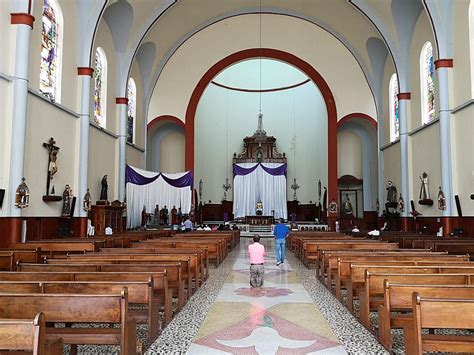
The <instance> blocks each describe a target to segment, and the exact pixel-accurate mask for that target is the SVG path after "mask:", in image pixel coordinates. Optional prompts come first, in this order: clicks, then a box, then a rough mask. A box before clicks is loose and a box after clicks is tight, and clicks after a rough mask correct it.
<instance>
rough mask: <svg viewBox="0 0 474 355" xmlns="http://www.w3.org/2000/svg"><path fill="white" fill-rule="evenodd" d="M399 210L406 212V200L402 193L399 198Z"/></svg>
mask: <svg viewBox="0 0 474 355" xmlns="http://www.w3.org/2000/svg"><path fill="white" fill-rule="evenodd" d="M398 211H399V212H405V201H403V197H402V194H400V197H399V198H398Z"/></svg>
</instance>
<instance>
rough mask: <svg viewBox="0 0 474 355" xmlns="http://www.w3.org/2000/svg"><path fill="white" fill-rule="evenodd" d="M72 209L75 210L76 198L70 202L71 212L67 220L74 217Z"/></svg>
mask: <svg viewBox="0 0 474 355" xmlns="http://www.w3.org/2000/svg"><path fill="white" fill-rule="evenodd" d="M74 208H76V196H74V197H73V198H72V201H71V212H70V213H69V218H72V217H73V216H74Z"/></svg>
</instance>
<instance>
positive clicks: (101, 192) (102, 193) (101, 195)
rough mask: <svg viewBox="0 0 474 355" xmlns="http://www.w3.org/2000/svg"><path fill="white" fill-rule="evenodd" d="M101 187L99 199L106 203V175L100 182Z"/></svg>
mask: <svg viewBox="0 0 474 355" xmlns="http://www.w3.org/2000/svg"><path fill="white" fill-rule="evenodd" d="M101 186H102V188H101V189H100V199H101V200H102V201H108V198H107V190H108V187H109V186H108V184H107V175H104V177H103V178H102V181H101Z"/></svg>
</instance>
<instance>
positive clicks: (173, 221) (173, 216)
mask: <svg viewBox="0 0 474 355" xmlns="http://www.w3.org/2000/svg"><path fill="white" fill-rule="evenodd" d="M171 224H172V225H175V224H178V211H177V210H176V206H173V208H172V209H171Z"/></svg>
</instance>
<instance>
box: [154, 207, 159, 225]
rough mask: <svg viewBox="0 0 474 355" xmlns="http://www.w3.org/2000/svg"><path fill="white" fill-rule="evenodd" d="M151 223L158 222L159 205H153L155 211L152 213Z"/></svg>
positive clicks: (155, 223)
mask: <svg viewBox="0 0 474 355" xmlns="http://www.w3.org/2000/svg"><path fill="white" fill-rule="evenodd" d="M153 224H154V225H158V224H160V205H156V206H155V211H154V213H153Z"/></svg>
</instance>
